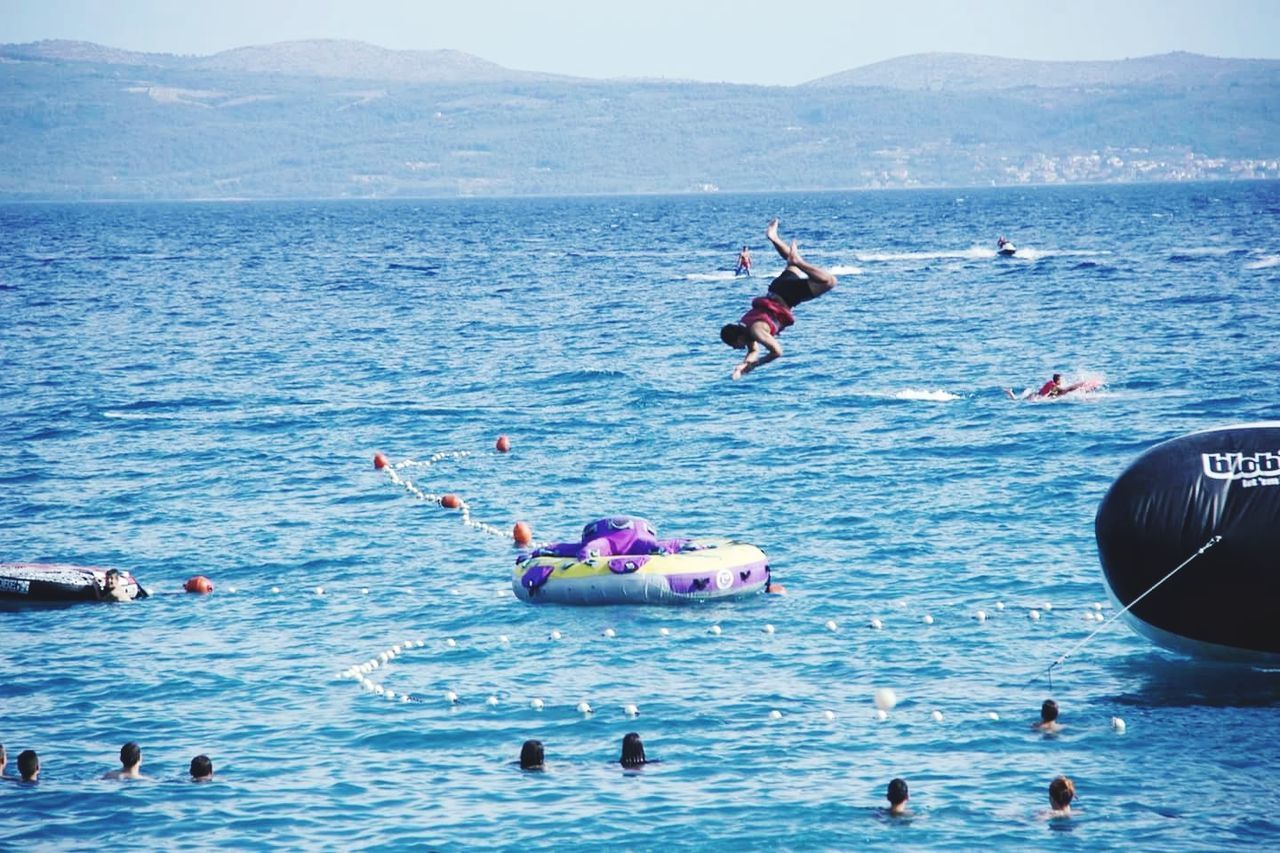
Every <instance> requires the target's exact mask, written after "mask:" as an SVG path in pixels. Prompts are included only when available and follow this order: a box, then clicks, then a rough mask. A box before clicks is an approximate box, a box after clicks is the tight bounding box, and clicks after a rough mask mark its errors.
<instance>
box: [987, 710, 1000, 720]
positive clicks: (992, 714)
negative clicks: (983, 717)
mask: <svg viewBox="0 0 1280 853" xmlns="http://www.w3.org/2000/svg"><path fill="white" fill-rule="evenodd" d="M987 719H988V720H998V719H1000V715H999V714H997V713H996V712H995V711H988V712H987Z"/></svg>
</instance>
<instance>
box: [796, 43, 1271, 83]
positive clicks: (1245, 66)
mask: <svg viewBox="0 0 1280 853" xmlns="http://www.w3.org/2000/svg"><path fill="white" fill-rule="evenodd" d="M1266 80H1270V81H1271V82H1272V83H1275V82H1277V81H1280V60H1272V59H1221V58H1218V57H1214V56H1200V55H1199V54H1194V53H1181V52H1179V53H1166V54H1163V55H1161V56H1144V57H1140V58H1138V59H1122V60H1111V61H1099V62H1040V61H1034V60H1029V59H1002V58H1000V57H996V56H974V55H972V54H967V53H917V54H912V55H910V56H900V57H898V58H896V59H888V60H885V61H884V62H876V63H872V64H871V65H864V66H863V67H861V68H854V69H852V70H850V71H841V72H840V73H839V74H832V75H830V76H829V77H821V78H819V79H817V80H812V81H810V82H808V83H806V84H804V85H806V86H811V87H815V88H817V87H826V88H837V87H879V88H884V89H905V90H908V91H912V90H914V91H933V92H948V91H970V92H973V91H1000V90H1004V89H1016V88H1021V87H1025V86H1033V87H1037V88H1042V89H1071V88H1080V87H1089V86H1113V87H1114V86H1143V85H1159V86H1205V85H1220V84H1225V83H1229V82H1232V81H1248V82H1260V81H1266Z"/></svg>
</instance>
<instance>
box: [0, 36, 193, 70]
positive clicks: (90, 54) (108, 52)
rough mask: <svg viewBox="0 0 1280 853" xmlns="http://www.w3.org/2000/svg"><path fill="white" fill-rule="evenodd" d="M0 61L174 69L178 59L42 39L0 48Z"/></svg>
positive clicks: (90, 43) (165, 54)
mask: <svg viewBox="0 0 1280 853" xmlns="http://www.w3.org/2000/svg"><path fill="white" fill-rule="evenodd" d="M0 58H4V59H11V60H20V61H26V62H82V63H92V64H97V65H155V66H159V67H174V66H177V65H180V64H181V63H182V61H183V60H182V57H179V56H174V55H173V54H171V53H138V52H137V51H133V50H120V49H118V48H114V47H104V46H103V45H100V44H94V43H93V42H88V41H67V40H66V39H46V40H45V41H33V42H27V43H26V44H0Z"/></svg>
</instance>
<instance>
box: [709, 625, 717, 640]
mask: <svg viewBox="0 0 1280 853" xmlns="http://www.w3.org/2000/svg"><path fill="white" fill-rule="evenodd" d="M707 633H708V634H710V635H711V636H713V637H719V636H720V626H719V625H712V626H711V627H710V628H708V629H707Z"/></svg>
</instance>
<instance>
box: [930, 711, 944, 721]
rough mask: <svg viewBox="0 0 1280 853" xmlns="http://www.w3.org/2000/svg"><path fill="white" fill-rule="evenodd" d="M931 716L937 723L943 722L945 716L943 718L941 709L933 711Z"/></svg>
mask: <svg viewBox="0 0 1280 853" xmlns="http://www.w3.org/2000/svg"><path fill="white" fill-rule="evenodd" d="M929 716H930V717H932V718H933V721H934V722H935V723H940V722H942V719H943V718H942V712H941V711H934V712H933V713H932V714H930V715H929Z"/></svg>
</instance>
